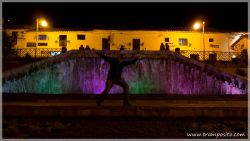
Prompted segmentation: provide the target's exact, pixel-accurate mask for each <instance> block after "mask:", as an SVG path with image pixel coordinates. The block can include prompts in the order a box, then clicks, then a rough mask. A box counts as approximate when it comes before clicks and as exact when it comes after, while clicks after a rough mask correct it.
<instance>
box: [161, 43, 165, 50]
mask: <svg viewBox="0 0 250 141" xmlns="http://www.w3.org/2000/svg"><path fill="white" fill-rule="evenodd" d="M164 50H165V46H164V44H163V43H161V45H160V51H164Z"/></svg>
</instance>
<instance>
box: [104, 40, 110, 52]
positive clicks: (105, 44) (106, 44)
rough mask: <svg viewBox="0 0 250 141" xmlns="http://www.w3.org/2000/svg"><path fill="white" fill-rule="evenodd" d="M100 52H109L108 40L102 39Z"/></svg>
mask: <svg viewBox="0 0 250 141" xmlns="http://www.w3.org/2000/svg"><path fill="white" fill-rule="evenodd" d="M102 50H110V43H109V39H108V38H102Z"/></svg>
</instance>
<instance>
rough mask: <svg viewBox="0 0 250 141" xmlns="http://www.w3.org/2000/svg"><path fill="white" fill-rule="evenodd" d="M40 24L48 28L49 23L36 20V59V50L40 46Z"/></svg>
mask: <svg viewBox="0 0 250 141" xmlns="http://www.w3.org/2000/svg"><path fill="white" fill-rule="evenodd" d="M39 23H40V25H41V26H42V27H47V26H48V23H47V22H46V20H43V19H39V18H37V19H36V47H35V58H36V48H37V46H38V28H39Z"/></svg>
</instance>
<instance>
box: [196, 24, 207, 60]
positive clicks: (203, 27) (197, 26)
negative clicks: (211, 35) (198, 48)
mask: <svg viewBox="0 0 250 141" xmlns="http://www.w3.org/2000/svg"><path fill="white" fill-rule="evenodd" d="M200 27H201V23H200V22H196V23H195V24H194V27H193V28H194V29H195V30H198V29H200ZM204 31H205V21H202V39H203V60H204V61H205V40H204Z"/></svg>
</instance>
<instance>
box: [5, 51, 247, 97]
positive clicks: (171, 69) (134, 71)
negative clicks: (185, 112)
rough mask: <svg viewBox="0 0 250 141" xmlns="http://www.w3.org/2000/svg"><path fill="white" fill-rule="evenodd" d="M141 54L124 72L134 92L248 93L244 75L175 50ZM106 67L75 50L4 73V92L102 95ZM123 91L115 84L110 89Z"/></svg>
mask: <svg viewBox="0 0 250 141" xmlns="http://www.w3.org/2000/svg"><path fill="white" fill-rule="evenodd" d="M128 52H129V51H128ZM140 53H142V54H144V57H143V58H142V59H141V60H139V61H137V62H136V63H134V64H132V65H130V66H127V67H125V68H124V70H123V74H122V76H123V78H124V79H125V81H126V82H128V84H129V92H130V94H180V95H191V94H195V95H202V94H207V95H223V94H247V87H246V86H247V80H245V79H243V78H241V77H240V76H235V75H232V74H228V73H226V72H223V71H221V70H219V69H217V68H213V67H212V66H209V65H206V64H202V63H201V62H198V61H196V60H192V59H190V58H186V57H183V56H181V55H179V54H176V53H172V52H151V53H150V52H140ZM128 56H129V55H128ZM152 56H154V57H152ZM108 68H109V64H108V63H107V62H105V61H104V60H102V59H101V58H99V57H98V56H96V55H95V54H93V53H91V52H85V53H84V52H81V51H71V52H68V53H65V54H61V55H58V56H54V57H51V58H48V59H45V60H42V61H40V62H37V63H34V64H30V65H28V66H25V67H22V68H19V69H17V70H14V71H12V72H8V73H5V74H3V85H2V91H3V93H35V94H71V93H81V94H100V93H101V92H102V90H103V89H104V87H105V81H106V77H107V73H108ZM121 92H122V88H120V87H119V86H116V85H114V86H113V88H112V89H111V91H110V93H111V94H115V93H121Z"/></svg>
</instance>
